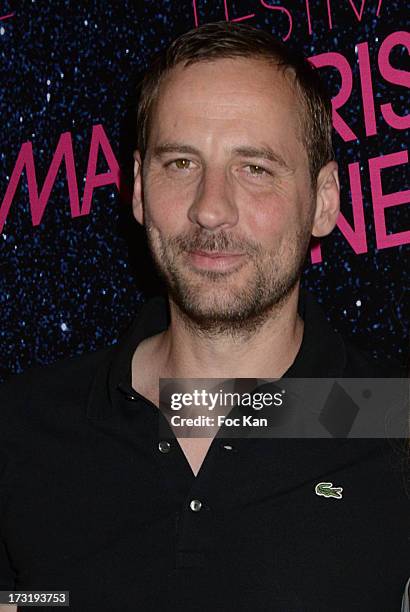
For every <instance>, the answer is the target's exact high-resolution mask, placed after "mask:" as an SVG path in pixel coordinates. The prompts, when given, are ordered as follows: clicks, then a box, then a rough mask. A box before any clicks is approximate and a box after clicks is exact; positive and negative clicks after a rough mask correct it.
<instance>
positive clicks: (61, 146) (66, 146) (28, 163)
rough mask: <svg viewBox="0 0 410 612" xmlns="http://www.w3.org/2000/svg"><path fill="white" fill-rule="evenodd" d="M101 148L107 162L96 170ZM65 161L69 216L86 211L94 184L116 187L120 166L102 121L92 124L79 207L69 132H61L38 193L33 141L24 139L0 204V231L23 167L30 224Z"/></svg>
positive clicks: (39, 212)
mask: <svg viewBox="0 0 410 612" xmlns="http://www.w3.org/2000/svg"><path fill="white" fill-rule="evenodd" d="M100 147H101V150H102V152H103V154H104V156H105V159H106V161H107V164H108V166H109V172H104V173H102V174H96V169H97V160H98V153H99V150H100ZM63 160H64V162H65V169H66V177H67V185H68V193H69V200H70V208H71V216H72V217H79V216H82V215H87V214H89V212H90V208H91V201H92V197H93V192H94V189H95V188H96V187H102V186H103V185H110V184H114V185H116V187H117V189H119V187H120V169H119V165H118V162H117V160H116V158H115V156H114V153H113V150H112V148H111V145H110V143H109V141H108V138H107V135H106V133H105V131H104V128H103V126H102V125H95V126H93V131H92V137H91V145H90V153H89V158H88V167H87V176H86V183H85V188H84V195H83V205H82V208H81V210H80V205H79V197H78V184H77V176H76V169H75V161H74V152H73V144H72V138H71V134H70V132H64V133H63V134H61V136H60V139H59V141H58V144H57V147H56V150H55V153H54V156H53V159H52V161H51V164H50V167H49V170H48V172H47V176H46V178H45V181H44V185H43V188H42V190H41V193H40V194H39V193H38V186H37V178H36V170H35V164H34V155H33V145H32V143H31V142H25V143H24V144H23V145H22V147H21V149H20V152H19V154H18V157H17V160H16V163H15V165H14V168H13V172H12V175H11V178H10V181H9V184H8V186H7V189H6V193H5V194H4V198H3V202H2V204H1V206H0V231H2V229H3V227H4V224H5V222H6V219H7V216H8V214H9V211H10V207H11V203H12V201H13V198H14V196H15V194H16V191H17V187H18V184H19V182H20V178H21V176H22V173H23V171H24V169H25V170H26V176H27V184H28V193H29V202H30V210H31V218H32V223H33V225H34V226H36V225H39V224H40V223H41V220H42V218H43V214H44V211H45V208H46V206H47V203H48V200H49V198H50V194H51V191H52V189H53V187H54V184H55V180H56V178H57V174H58V171H59V169H60V166H61V164H62V162H63Z"/></svg>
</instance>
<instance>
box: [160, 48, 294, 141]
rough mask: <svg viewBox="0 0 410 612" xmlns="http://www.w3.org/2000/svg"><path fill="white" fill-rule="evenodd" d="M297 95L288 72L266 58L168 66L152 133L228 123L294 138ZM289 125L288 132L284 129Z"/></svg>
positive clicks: (167, 135)
mask: <svg viewBox="0 0 410 612" xmlns="http://www.w3.org/2000/svg"><path fill="white" fill-rule="evenodd" d="M300 104H301V103H300V100H299V98H298V96H297V94H296V93H295V89H294V85H293V83H292V73H291V72H290V71H286V72H284V71H283V70H282V69H281V68H278V67H277V66H275V64H274V63H273V62H272V63H271V62H268V61H267V60H265V59H254V58H252V59H248V58H232V59H231V58H224V59H219V60H213V61H201V62H197V63H194V64H191V65H189V66H184V65H182V64H179V65H177V66H176V67H174V68H172V69H171V70H170V71H169V73H168V74H167V75H166V76H165V77H164V78H163V80H162V82H161V84H160V86H159V90H158V95H157V98H156V100H155V103H154V104H153V108H152V113H151V122H150V123H151V132H152V135H153V136H154V135H156V136H158V135H159V132H163V131H165V132H167V133H166V134H164V137H166V138H171V137H172V136H173V134H171V133H169V132H171V131H173V132H175V130H178V131H187V130H189V129H190V128H192V127H194V126H195V127H196V128H197V129H198V126H199V124H201V125H202V126H203V127H204V129H206V126H207V125H208V126H209V129H215V128H216V127H217V126H219V125H220V126H221V128H222V126H223V127H224V128H226V127H227V126H230V127H231V128H232V129H234V128H235V129H236V130H237V131H238V132H240V131H241V130H244V131H246V130H253V131H255V135H257V134H256V133H257V132H258V131H259V132H260V133H261V135H262V134H264V135H265V136H266V134H267V133H272V135H273V136H275V135H276V136H280V135H281V134H282V135H283V136H284V137H285V138H287V139H289V138H292V137H293V138H295V139H299V138H298V137H299V126H300V122H299V112H300ZM289 130H290V133H289Z"/></svg>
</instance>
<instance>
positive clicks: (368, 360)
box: [342, 338, 408, 378]
mask: <svg viewBox="0 0 410 612" xmlns="http://www.w3.org/2000/svg"><path fill="white" fill-rule="evenodd" d="M342 341H343V344H344V349H345V356H346V359H345V367H344V372H343V376H344V377H346V378H356V377H363V378H403V377H406V376H408V373H407V372H406V369H405V367H404V366H403V365H401V364H400V363H399V362H398V361H396V360H395V359H375V358H374V357H373V356H372V355H371V354H370V353H369V352H367V351H364V350H362V349H359V348H358V347H356V346H355V345H354V344H352V343H351V342H349V341H347V340H346V339H345V338H343V339H342Z"/></svg>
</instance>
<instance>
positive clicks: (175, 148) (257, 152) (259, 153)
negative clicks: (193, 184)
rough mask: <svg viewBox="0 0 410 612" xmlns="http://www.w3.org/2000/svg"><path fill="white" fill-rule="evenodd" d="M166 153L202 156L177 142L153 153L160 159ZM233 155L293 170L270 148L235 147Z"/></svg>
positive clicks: (157, 147)
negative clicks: (262, 160)
mask: <svg viewBox="0 0 410 612" xmlns="http://www.w3.org/2000/svg"><path fill="white" fill-rule="evenodd" d="M166 153H185V154H189V155H197V156H200V152H199V151H198V149H196V148H195V147H192V146H190V145H184V144H180V143H177V142H165V143H163V144H161V145H158V146H156V147H155V148H154V151H153V155H154V157H160V156H161V155H164V154H166ZM232 153H234V154H235V155H240V156H241V157H249V158H253V159H256V158H258V159H266V160H268V161H270V162H273V163H275V164H278V165H279V166H281V167H282V168H285V169H286V170H291V169H292V168H291V167H290V166H289V164H287V163H286V162H285V160H284V158H283V157H282V156H281V155H280V154H279V153H277V152H275V151H273V150H272V149H271V148H270V147H248V146H241V147H235V148H234V149H233V150H232Z"/></svg>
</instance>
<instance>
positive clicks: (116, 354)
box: [87, 290, 346, 418]
mask: <svg viewBox="0 0 410 612" xmlns="http://www.w3.org/2000/svg"><path fill="white" fill-rule="evenodd" d="M298 311H299V314H300V316H301V317H302V319H303V320H304V332H303V339H302V344H301V346H300V349H299V352H298V354H297V356H296V359H295V361H294V362H293V364H292V365H291V366H290V368H289V369H288V370H287V372H286V373H285V374H284V377H285V378H338V377H341V376H343V371H344V368H345V364H346V354H345V347H344V342H343V340H342V338H341V336H340V335H339V334H337V333H336V332H334V331H333V329H332V328H331V326H330V325H329V323H328V322H327V320H326V317H325V315H324V313H323V311H322V309H321V307H320V306H319V305H318V304H317V302H316V301H315V299H314V298H313V296H312V295H311V294H310V293H308V292H306V291H304V290H301V292H300V296H299V304H298ZM169 321H170V318H169V306H168V300H167V299H166V298H165V297H162V296H158V297H155V298H152V299H150V300H149V301H148V302H146V303H144V304H143V305H142V307H141V309H140V311H139V312H138V314H137V316H136V318H135V319H134V322H133V323H132V325H131V327H130V328H129V330H128V331H127V333H126V334H125V335H124V337H123V338H122V339H121V340H120V342H119V343H118V344H116V345H115V346H113V347H112V349H111V351H110V352H109V355H108V357H107V359H106V360H105V361H104V363H103V364H102V365H101V366H100V367H99V368H98V370H97V372H96V374H95V376H94V378H93V381H92V385H91V389H90V392H89V395H88V400H87V416H88V417H89V418H105V417H107V416H110V414H112V413H113V411H115V405H116V404H117V402H118V401H119V399H121V397H120V395H121V393H122V394H123V395H124V394H125V395H127V394H128V396H130V395H133V396H135V397H138V394H137V393H136V392H135V391H134V390H133V389H132V386H131V381H132V377H131V361H132V357H133V354H134V351H135V349H136V347H137V346H138V344H139V343H140V342H141V341H142V340H144V339H145V338H148V337H149V336H153V335H155V334H158V333H160V332H162V331H165V330H166V329H167V328H168V326H169Z"/></svg>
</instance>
